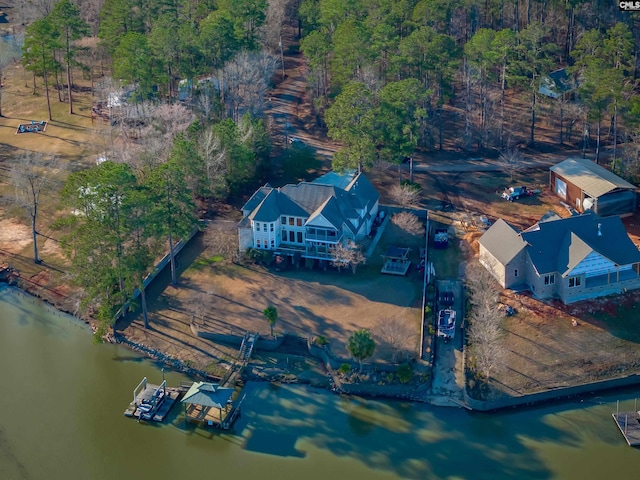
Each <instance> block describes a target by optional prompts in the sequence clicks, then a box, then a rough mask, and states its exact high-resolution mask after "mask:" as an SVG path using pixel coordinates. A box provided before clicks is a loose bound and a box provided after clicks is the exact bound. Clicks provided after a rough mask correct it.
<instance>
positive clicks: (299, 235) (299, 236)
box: [296, 232, 302, 243]
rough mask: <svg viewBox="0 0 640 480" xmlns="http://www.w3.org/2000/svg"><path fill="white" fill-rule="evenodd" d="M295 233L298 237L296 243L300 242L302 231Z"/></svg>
mask: <svg viewBox="0 0 640 480" xmlns="http://www.w3.org/2000/svg"><path fill="white" fill-rule="evenodd" d="M296 233H297V234H298V235H297V237H298V238H297V241H298V243H302V232H296Z"/></svg>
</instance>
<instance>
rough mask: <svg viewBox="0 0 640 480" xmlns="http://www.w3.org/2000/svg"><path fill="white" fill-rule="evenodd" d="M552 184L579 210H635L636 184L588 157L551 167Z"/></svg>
mask: <svg viewBox="0 0 640 480" xmlns="http://www.w3.org/2000/svg"><path fill="white" fill-rule="evenodd" d="M549 184H550V186H551V191H552V192H554V193H555V194H556V195H557V196H559V197H560V198H561V199H562V200H564V201H565V202H566V203H567V204H568V205H569V206H570V207H573V208H575V209H576V210H577V211H578V212H580V213H583V212H585V211H587V210H593V211H594V212H595V213H597V214H598V215H600V216H602V217H606V216H609V215H620V216H627V215H633V213H634V212H635V210H636V189H637V188H636V186H635V185H632V184H631V183H629V182H627V181H626V180H624V179H622V178H620V177H618V176H617V175H616V174H614V173H613V172H611V171H609V170H607V169H606V168H603V167H601V166H600V165H597V164H596V163H594V162H593V161H591V160H588V159H585V158H569V159H567V160H565V161H563V162H560V163H558V164H557V165H554V166H553V167H551V172H550V177H549Z"/></svg>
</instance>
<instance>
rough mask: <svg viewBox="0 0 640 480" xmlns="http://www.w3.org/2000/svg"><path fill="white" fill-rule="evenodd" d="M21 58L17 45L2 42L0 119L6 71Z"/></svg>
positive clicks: (0, 53) (0, 52) (0, 49)
mask: <svg viewBox="0 0 640 480" xmlns="http://www.w3.org/2000/svg"><path fill="white" fill-rule="evenodd" d="M18 58H20V50H19V49H18V48H16V46H15V45H12V44H11V43H7V42H5V41H4V40H0V117H3V116H4V115H3V114H2V87H3V85H4V82H3V78H2V77H3V74H4V69H5V68H6V67H8V66H9V65H11V64H12V63H13V62H14V61H15V60H16V59H18Z"/></svg>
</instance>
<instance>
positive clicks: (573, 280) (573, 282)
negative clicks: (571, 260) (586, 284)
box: [569, 277, 581, 288]
mask: <svg viewBox="0 0 640 480" xmlns="http://www.w3.org/2000/svg"><path fill="white" fill-rule="evenodd" d="M580 283H581V281H580V277H569V287H572V288H573V287H579V286H580Z"/></svg>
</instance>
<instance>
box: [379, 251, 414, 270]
mask: <svg viewBox="0 0 640 480" xmlns="http://www.w3.org/2000/svg"><path fill="white" fill-rule="evenodd" d="M410 251H411V249H410V248H402V247H389V248H388V249H387V251H386V252H385V253H384V255H382V258H383V260H384V263H383V265H382V270H380V272H381V273H388V274H390V275H406V274H407V272H408V271H409V267H410V266H411V260H409V259H408V256H409V252H410Z"/></svg>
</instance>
